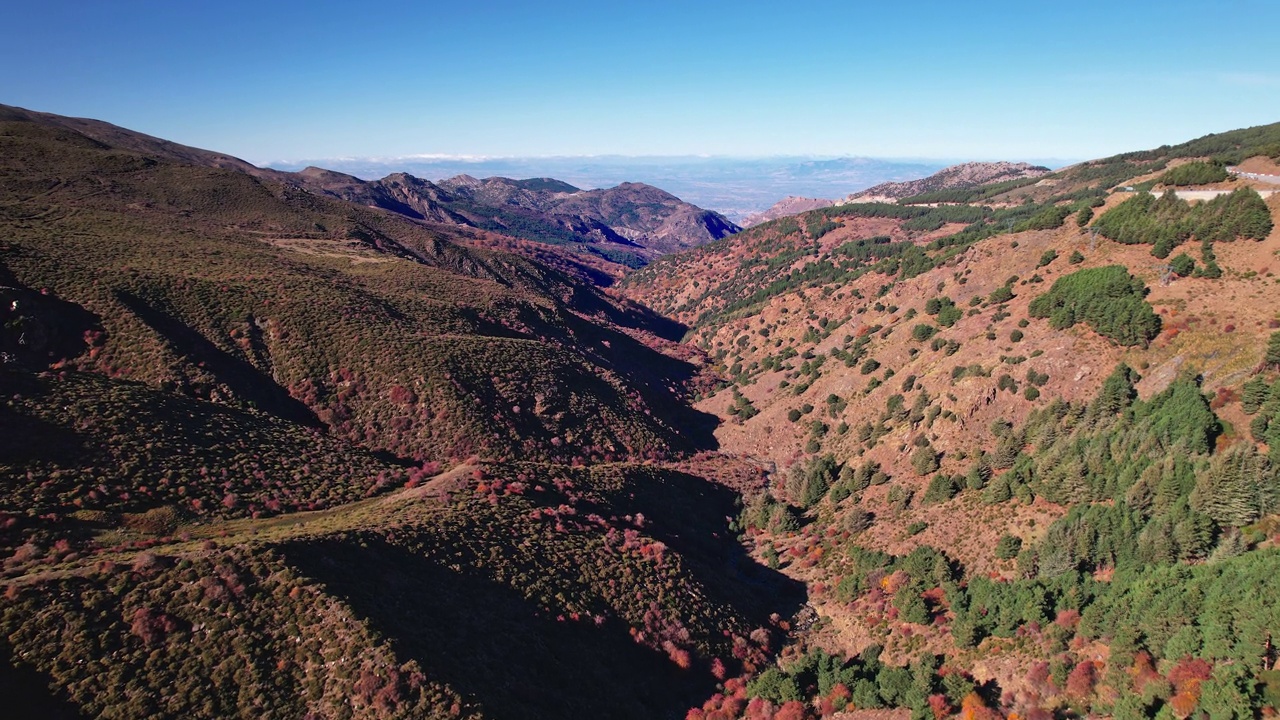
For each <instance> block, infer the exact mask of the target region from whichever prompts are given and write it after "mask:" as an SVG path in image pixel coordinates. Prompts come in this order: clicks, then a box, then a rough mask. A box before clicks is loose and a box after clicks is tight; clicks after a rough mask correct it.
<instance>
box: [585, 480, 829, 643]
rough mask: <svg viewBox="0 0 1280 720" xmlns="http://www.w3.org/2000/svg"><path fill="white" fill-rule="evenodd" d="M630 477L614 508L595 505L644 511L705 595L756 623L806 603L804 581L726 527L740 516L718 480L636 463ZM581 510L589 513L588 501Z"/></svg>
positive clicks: (650, 528)
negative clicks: (768, 562) (762, 559)
mask: <svg viewBox="0 0 1280 720" xmlns="http://www.w3.org/2000/svg"><path fill="white" fill-rule="evenodd" d="M624 472H625V473H627V474H628V475H629V476H630V480H631V481H630V482H628V483H627V484H626V486H625V487H624V488H623V490H622V491H621V492H620V493H619V495H618V496H617V497H616V498H611V500H612V503H611V504H612V505H613V506H614V507H613V508H612V509H611V508H607V507H600V508H594V510H595V511H596V512H600V513H601V514H603V515H604V516H606V517H608V516H609V515H610V514H616V513H617V512H618V510H617V509H616V508H617V507H625V508H626V511H625V512H627V513H629V514H633V515H634V514H635V513H640V514H643V515H644V516H645V518H646V524H645V528H644V531H645V533H646V534H648V535H650V536H652V537H653V538H654V539H657V540H661V541H662V542H663V543H664V544H665V545H667V546H668V547H669V548H671V549H672V550H674V551H676V553H677V554H679V555H680V557H681V558H683V559H684V561H685V562H686V563H687V564H688V565H689V569H690V571H691V572H692V573H693V574H694V576H695V577H696V578H697V579H698V581H699V582H700V583H702V584H703V586H704V587H706V589H707V592H708V598H707V599H708V600H710V601H711V602H712V603H715V604H724V605H729V606H732V607H734V608H735V609H736V610H737V611H738V612H740V613H742V614H743V615H744V616H745V617H746V618H747V620H748V621H750V622H751V624H752V625H754V626H764V625H766V624H768V622H769V616H770V615H771V614H772V613H778V614H779V615H781V616H782V617H790V616H791V615H792V614H794V613H795V612H796V611H798V610H799V609H800V607H801V606H802V605H803V604H804V602H805V599H806V591H805V587H804V584H803V583H801V582H798V581H796V580H793V579H791V578H789V577H787V576H786V575H783V574H782V573H780V572H778V571H776V570H772V569H770V568H768V567H767V566H765V565H761V564H760V563H758V562H756V561H755V559H754V558H752V557H751V556H750V555H748V554H747V552H746V550H745V549H744V548H743V546H742V545H741V544H740V543H739V542H738V541H737V537H736V534H735V533H734V531H733V530H731V529H730V527H729V522H730V519H731V518H734V517H736V516H737V515H738V513H739V511H740V508H739V507H738V506H737V502H736V501H737V499H738V497H739V496H738V494H737V493H736V492H734V491H733V490H731V489H729V488H727V487H725V486H723V485H720V484H718V483H714V482H710V481H707V480H705V479H703V478H700V477H697V476H695V475H690V474H688V473H684V472H680V471H677V470H670V469H665V468H657V467H653V466H644V465H636V466H633V467H632V468H630V469H628V470H625V471H624ZM586 505H587V507H584V508H582V509H580V510H579V512H589V511H590V510H591V509H592V508H590V507H589V504H586Z"/></svg>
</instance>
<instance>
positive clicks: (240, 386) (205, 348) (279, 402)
mask: <svg viewBox="0 0 1280 720" xmlns="http://www.w3.org/2000/svg"><path fill="white" fill-rule="evenodd" d="M116 298H117V299H118V300H119V301H120V302H121V303H123V304H124V305H125V307H127V308H128V309H129V310H130V311H132V312H133V313H134V314H135V315H137V316H138V318H139V319H141V320H142V322H144V323H146V324H147V325H148V326H149V327H150V328H151V329H152V330H155V331H156V332H157V333H158V334H159V335H160V336H161V337H162V338H164V340H165V341H166V342H168V343H169V345H170V346H171V347H172V348H173V350H174V352H176V353H178V354H179V355H182V356H183V357H185V358H186V359H187V361H188V362H190V363H192V364H197V363H204V369H205V370H208V371H209V372H211V373H213V375H214V376H215V377H217V379H218V382H220V383H223V384H224V385H226V386H227V387H228V388H230V389H231V392H232V394H234V395H235V397H236V398H238V399H240V400H245V401H249V402H252V403H254V404H255V405H256V406H257V407H258V409H260V410H262V411H264V412H268V413H271V414H272V415H275V416H276V417H278V418H281V419H282V420H288V421H290V422H294V423H298V424H300V425H307V426H309V427H321V426H322V424H321V422H320V420H319V419H318V418H317V417H316V416H315V414H314V413H312V412H311V409H310V408H308V407H307V406H306V405H304V404H303V403H301V402H299V401H298V400H296V399H294V398H293V396H291V395H289V393H288V392H287V391H286V390H285V389H284V388H282V387H280V386H279V385H277V384H276V382H275V381H274V380H273V379H271V377H269V376H268V375H267V374H266V373H264V372H262V371H261V370H259V369H258V368H256V367H254V366H253V365H251V364H249V363H248V362H246V361H244V360H241V359H240V358H238V357H236V356H234V355H232V354H230V353H228V352H226V351H224V350H223V349H222V348H219V347H218V346H217V345H214V344H213V343H212V342H210V341H209V340H208V339H207V338H205V337H204V336H203V335H201V334H200V333H199V332H198V331H196V330H195V329H194V328H192V327H190V326H188V325H186V324H185V323H183V322H182V321H180V320H178V319H177V318H174V317H173V316H171V315H169V314H167V313H165V312H164V311H163V310H160V309H159V308H156V307H153V306H152V305H150V304H149V303H147V301H146V300H143V299H142V298H140V297H138V296H137V295H134V294H132V293H130V292H127V291H123V290H118V291H116Z"/></svg>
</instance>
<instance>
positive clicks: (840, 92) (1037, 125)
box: [0, 0, 1280, 163]
mask: <svg viewBox="0 0 1280 720" xmlns="http://www.w3.org/2000/svg"><path fill="white" fill-rule="evenodd" d="M9 5H10V7H9V8H8V9H7V10H6V12H5V16H6V17H5V21H4V22H3V24H0V67H3V68H4V71H3V73H0V103H5V104H12V105H20V106H23V107H28V108H31V109H36V110H45V111H49V112H56V113H61V114H69V115H78V116H86V117H95V118H99V119H103V120H107V121H110V122H113V123H116V124H118V125H123V126H125V127H129V128H133V129H137V130H141V131H144V132H148V133H151V134H155V135H159V136H162V137H165V138H169V139H172V140H176V141H179V142H183V143H187V144H192V145H197V146H201V147H207V148H213V149H218V150H222V151H226V152H230V153H232V154H235V155H239V156H241V157H244V158H246V159H249V160H252V161H255V162H259V163H262V162H266V161H270V160H281V159H301V158H328V157H342V156H347V157H355V156H399V155H407V154H415V153H441V154H464V155H579V154H609V153H617V154H641V155H653V154H713V155H775V154H811V155H869V156H879V157H947V158H985V159H996V158H1006V159H1011V160H1012V159H1020V158H1029V157H1034V158H1048V157H1069V158H1086V157H1097V156H1101V155H1106V154H1109V153H1113V152H1119V151H1125V150H1131V149H1140V148H1146V147H1153V146H1157V145H1160V144H1162V143H1166V142H1168V143H1173V142H1180V141H1183V140H1187V139H1190V138H1192V137H1196V136H1199V135H1203V134H1205V133H1208V132H1216V131H1222V130H1229V129H1233V128H1236V127H1242V126H1249V125H1258V124H1264V123H1270V122H1276V121H1280V69H1277V68H1278V67H1280V63H1277V58H1276V49H1277V46H1276V43H1275V29H1276V28H1277V27H1280V2H1276V1H1275V0H1199V1H1198V2H1183V1H1181V0H1172V1H1166V2H1129V3H1121V2H1094V1H1092V0H1087V1H1083V2H1081V1H1077V2H1061V3H1047V2H1040V1H1039V0H1020V1H1019V2H1004V1H999V2H981V3H974V2H965V1H963V0H950V1H947V2H912V1H910V0H886V1H885V2H859V1H858V0H840V1H838V2H790V3H779V2H741V1H740V2H696V1H694V0H691V1H689V2H665V1H651V2H636V3H627V2H603V1H599V0H597V1H593V2H528V1H527V0H526V1H522V2H490V1H487V0H452V1H450V2H400V3H378V4H371V3H354V2H324V1H322V0H313V1H310V2H283V1H281V2H275V1H273V0H257V1H256V2H243V1H241V0H220V1H218V2H205V1H202V0H189V1H188V0H182V1H174V0H165V1H163V2H128V1H124V0H122V1H119V2H115V1H112V2H98V1H95V0H77V1H75V2H68V1H67V0H42V1H41V2H38V3H18V2H11V3H9Z"/></svg>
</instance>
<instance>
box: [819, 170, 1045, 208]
mask: <svg viewBox="0 0 1280 720" xmlns="http://www.w3.org/2000/svg"><path fill="white" fill-rule="evenodd" d="M1048 173H1049V168H1047V167H1041V166H1039V165H1031V164H1029V163H1014V162H970V163H962V164H960V165H952V166H951V167H948V168H943V169H942V170H939V171H938V172H936V173H934V174H933V175H930V176H929V177H927V178H921V179H919V180H908V181H906V182H887V183H881V184H879V185H876V186H875V187H870V188H867V189H866V190H862V191H861V192H856V193H853V194H852V195H848V196H846V197H845V198H844V199H843V200H841V201H840V202H841V203H842V204H843V203H852V202H896V201H898V200H901V199H902V198H906V197H911V196H913V195H919V194H921V193H927V192H933V191H935V190H950V189H953V188H967V187H977V186H978V185H986V184H987V183H994V182H1004V181H1006V180H1020V179H1022V178H1034V177H1040V176H1041V175H1046V174H1048Z"/></svg>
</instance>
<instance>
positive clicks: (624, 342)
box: [557, 315, 720, 450]
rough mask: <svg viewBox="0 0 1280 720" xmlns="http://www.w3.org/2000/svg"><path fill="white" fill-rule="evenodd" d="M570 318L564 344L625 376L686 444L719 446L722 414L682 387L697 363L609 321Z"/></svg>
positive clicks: (690, 447) (706, 447)
mask: <svg viewBox="0 0 1280 720" xmlns="http://www.w3.org/2000/svg"><path fill="white" fill-rule="evenodd" d="M567 322H568V329H567V331H565V332H564V334H563V335H561V336H560V337H558V338H557V339H559V340H560V342H562V343H564V344H565V345H568V346H571V347H577V348H579V349H580V351H582V352H584V354H586V355H588V356H591V357H592V358H593V360H595V361H596V362H597V363H599V364H600V365H603V366H605V367H608V368H610V369H612V370H614V371H615V372H617V373H618V374H619V375H621V376H623V377H624V378H626V379H627V381H628V383H630V384H631V385H632V386H633V387H635V388H636V389H637V390H639V391H640V393H641V394H642V395H643V396H644V399H645V403H646V404H647V405H648V406H649V407H651V408H653V409H654V410H655V411H657V412H658V414H659V417H661V418H662V419H663V420H665V421H666V423H667V425H669V426H670V427H673V428H675V429H676V430H677V431H678V432H679V434H680V436H681V438H682V439H683V440H684V441H685V442H687V443H688V446H687V447H686V448H681V449H688V450H716V449H718V448H719V446H720V444H719V441H718V440H716V437H715V430H716V427H717V426H718V425H719V424H720V420H719V418H717V417H716V416H715V415H712V414H710V413H706V412H703V411H701V410H697V409H695V408H693V407H691V406H690V404H689V402H688V400H687V399H686V398H685V397H683V392H684V391H683V390H682V388H685V387H686V384H687V383H689V382H690V381H691V380H692V379H693V378H694V376H695V375H696V374H697V372H698V368H697V367H696V366H695V365H693V363H690V362H687V361H685V360H681V359H678V358H674V357H671V356H670V355H666V354H664V353H661V352H658V351H657V350H654V349H652V348H650V347H648V346H646V345H645V344H643V343H641V342H639V341H638V340H636V339H635V338H633V337H631V336H630V335H627V334H626V333H623V332H619V331H617V330H615V329H613V328H611V327H608V326H604V325H597V324H595V323H591V322H587V321H586V320H582V319H581V318H578V317H576V316H573V315H569V316H567ZM672 388H676V390H675V391H673V390H672Z"/></svg>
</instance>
